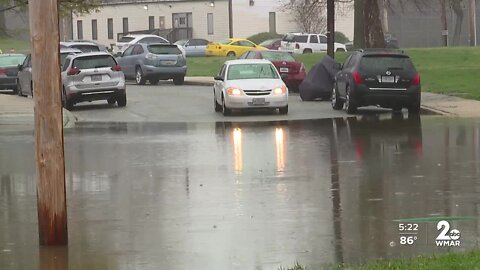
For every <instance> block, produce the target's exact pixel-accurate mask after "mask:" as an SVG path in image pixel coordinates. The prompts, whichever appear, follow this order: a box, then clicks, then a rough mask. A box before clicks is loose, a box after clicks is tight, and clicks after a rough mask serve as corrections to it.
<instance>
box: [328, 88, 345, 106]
mask: <svg viewBox="0 0 480 270" xmlns="http://www.w3.org/2000/svg"><path fill="white" fill-rule="evenodd" d="M331 103H332V108H333V109H334V110H337V111H338V110H341V109H343V103H344V102H343V100H342V99H340V95H339V94H338V91H337V87H336V86H335V87H333V90H332V99H331Z"/></svg>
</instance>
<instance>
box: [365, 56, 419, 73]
mask: <svg viewBox="0 0 480 270" xmlns="http://www.w3.org/2000/svg"><path fill="white" fill-rule="evenodd" d="M387 70H398V71H406V72H412V71H415V67H414V66H413V64H412V61H411V60H410V58H409V57H408V56H406V55H392V56H386V55H366V56H364V57H362V59H361V60H360V72H361V73H365V74H383V73H385V72H386V71H387Z"/></svg>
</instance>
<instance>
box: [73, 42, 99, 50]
mask: <svg viewBox="0 0 480 270" xmlns="http://www.w3.org/2000/svg"><path fill="white" fill-rule="evenodd" d="M70 48H75V49H79V50H80V51H82V52H98V51H100V50H99V49H98V46H95V45H88V44H85V45H83V44H78V45H72V46H70Z"/></svg>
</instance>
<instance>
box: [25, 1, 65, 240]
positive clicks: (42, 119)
mask: <svg viewBox="0 0 480 270" xmlns="http://www.w3.org/2000/svg"><path fill="white" fill-rule="evenodd" d="M58 2H59V1H58V0H42V1H40V0H35V1H29V3H28V4H29V7H28V10H29V15H30V18H29V19H30V39H31V43H32V70H33V74H32V80H33V86H34V92H35V150H36V151H35V157H36V175H37V206H38V208H37V209H38V234H39V242H40V245H47V246H50V245H66V244H67V243H68V233H67V207H66V196H65V160H64V149H63V118H62V104H61V90H60V89H61V88H60V84H61V83H60V59H59V45H60V41H59V39H60V35H59V29H58V28H59V27H58Z"/></svg>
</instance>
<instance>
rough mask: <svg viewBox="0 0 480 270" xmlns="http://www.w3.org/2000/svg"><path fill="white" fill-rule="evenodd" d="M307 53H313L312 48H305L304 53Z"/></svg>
mask: <svg viewBox="0 0 480 270" xmlns="http://www.w3.org/2000/svg"><path fill="white" fill-rule="evenodd" d="M306 53H312V49H305V50H303V54H306Z"/></svg>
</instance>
